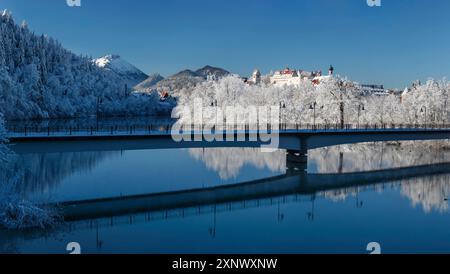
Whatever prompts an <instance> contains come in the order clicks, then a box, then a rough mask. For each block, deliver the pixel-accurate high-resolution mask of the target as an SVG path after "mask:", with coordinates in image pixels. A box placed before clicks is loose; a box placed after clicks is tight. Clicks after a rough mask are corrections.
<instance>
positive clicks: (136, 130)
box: [8, 123, 450, 137]
mask: <svg viewBox="0 0 450 274" xmlns="http://www.w3.org/2000/svg"><path fill="white" fill-rule="evenodd" d="M172 126H173V124H165V125H161V124H148V125H128V126H124V125H120V126H119V125H118V126H89V127H82V126H75V127H72V126H67V127H66V126H53V127H50V126H49V127H38V126H11V127H8V136H9V137H33V136H38V137H40V136H105V135H106V136H114V135H157V134H170V133H171V130H172ZM201 129H202V127H200V126H196V125H194V124H191V125H184V126H183V128H182V131H181V132H182V133H186V132H197V131H198V130H201ZM204 129H205V131H207V132H211V133H215V132H219V131H220V132H222V131H226V130H233V131H239V132H247V133H249V132H255V131H263V132H267V131H269V132H274V131H280V132H288V131H296V130H297V131H300V130H304V131H336V130H342V131H350V130H351V131H355V130H360V131H369V130H405V129H411V130H414V129H421V130H438V129H450V124H439V125H438V124H359V125H355V124H345V125H343V126H342V125H341V124H300V123H283V124H280V125H270V124H268V125H260V124H241V125H234V126H232V127H227V126H224V127H221V128H218V127H215V126H214V125H205V126H204Z"/></svg>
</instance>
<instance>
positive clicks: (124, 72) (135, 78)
mask: <svg viewBox="0 0 450 274" xmlns="http://www.w3.org/2000/svg"><path fill="white" fill-rule="evenodd" d="M93 63H94V64H95V65H96V66H97V67H99V68H102V69H105V70H109V71H112V72H114V73H115V74H117V75H119V76H120V77H123V78H125V79H126V81H127V82H128V84H129V85H130V86H135V85H136V84H139V83H140V82H142V81H144V80H145V79H147V78H148V75H147V74H145V73H144V72H142V71H141V70H139V69H138V68H136V67H135V66H133V65H132V64H130V63H128V62H127V61H125V60H124V59H123V58H121V57H120V55H117V54H109V55H105V56H103V57H100V58H98V59H94V60H93Z"/></svg>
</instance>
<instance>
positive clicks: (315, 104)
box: [309, 101, 317, 129]
mask: <svg viewBox="0 0 450 274" xmlns="http://www.w3.org/2000/svg"><path fill="white" fill-rule="evenodd" d="M316 107H317V102H315V101H314V103H312V104H311V105H310V107H309V109H311V110H313V111H314V112H313V115H314V116H313V119H314V120H313V122H314V123H313V125H314V129H315V128H316Z"/></svg>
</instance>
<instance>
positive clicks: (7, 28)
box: [0, 11, 160, 119]
mask: <svg viewBox="0 0 450 274" xmlns="http://www.w3.org/2000/svg"><path fill="white" fill-rule="evenodd" d="M125 86H126V79H123V78H122V77H121V76H119V75H117V74H115V73H113V72H111V71H108V70H104V69H101V68H99V67H97V66H96V65H95V64H94V63H93V62H92V60H91V59H90V58H87V57H83V56H78V55H75V54H73V53H72V52H70V51H68V50H66V49H65V48H63V47H62V46H61V45H60V44H59V43H58V42H57V41H55V40H54V39H52V38H49V37H47V36H45V35H40V36H38V35H35V34H34V33H32V32H31V31H30V30H29V29H28V26H27V25H26V24H22V25H20V26H19V25H17V24H15V22H14V20H13V18H12V16H11V14H10V13H9V12H7V11H4V12H3V13H2V14H1V16H0V111H2V112H3V114H4V116H5V118H7V119H30V118H61V117H81V116H83V117H85V116H89V115H95V114H100V115H108V116H109V115H118V114H117V112H119V113H127V109H129V110H131V112H132V113H133V114H139V115H148V114H154V113H155V111H156V109H157V108H160V106H158V104H159V98H157V97H155V96H150V97H145V96H141V97H139V98H141V99H143V100H142V101H140V100H136V98H133V99H130V98H128V97H130V96H131V95H130V94H128V93H125V92H124V87H125ZM139 98H138V99H139ZM100 101H101V102H102V103H103V104H104V105H108V107H107V108H106V107H105V108H101V107H100V108H99V105H98V102H100ZM133 102H136V103H138V105H133V106H130V103H133ZM111 106H116V107H117V109H116V108H112V107H111ZM99 110H100V111H101V113H98V111H99ZM116 111H117V112H116Z"/></svg>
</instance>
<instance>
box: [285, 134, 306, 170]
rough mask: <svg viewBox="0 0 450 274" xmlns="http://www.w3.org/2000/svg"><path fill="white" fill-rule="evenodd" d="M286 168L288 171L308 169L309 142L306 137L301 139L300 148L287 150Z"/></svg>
mask: <svg viewBox="0 0 450 274" xmlns="http://www.w3.org/2000/svg"><path fill="white" fill-rule="evenodd" d="M286 168H287V169H288V172H298V171H301V172H305V171H307V169H308V142H307V140H306V139H302V140H301V141H300V149H299V150H287V153H286Z"/></svg>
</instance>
